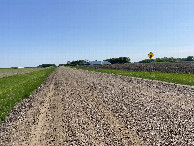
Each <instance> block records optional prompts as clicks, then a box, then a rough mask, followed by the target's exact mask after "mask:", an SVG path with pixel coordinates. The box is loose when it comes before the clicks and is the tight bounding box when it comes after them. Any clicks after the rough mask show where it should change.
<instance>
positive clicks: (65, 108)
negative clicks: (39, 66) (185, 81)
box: [0, 67, 194, 146]
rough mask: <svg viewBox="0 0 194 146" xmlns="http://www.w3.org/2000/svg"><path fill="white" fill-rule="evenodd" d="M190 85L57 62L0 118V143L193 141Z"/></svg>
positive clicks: (193, 99)
mask: <svg viewBox="0 0 194 146" xmlns="http://www.w3.org/2000/svg"><path fill="white" fill-rule="evenodd" d="M193 108H194V87H193V86H183V85H177V84H170V83H165V82H160V81H152V80H145V79H138V78H132V77H124V76H118V75H110V74H104V73H99V72H92V71H86V70H77V69H71V68H65V67H59V68H58V69H57V70H56V71H55V72H54V73H52V75H51V76H50V77H48V79H47V80H46V82H45V83H44V84H42V85H41V87H39V88H38V89H37V90H36V91H35V92H34V93H33V94H32V95H31V96H30V97H29V98H27V99H24V100H23V101H22V102H21V103H19V104H18V105H17V106H15V107H14V109H13V110H12V112H11V113H10V115H9V116H8V117H7V118H6V120H5V121H4V122H2V123H1V124H0V145H2V146H11V145H14V146H17V145H37V146H38V145H45V146H46V145H194V127H193V125H194V117H193V115H194V111H193Z"/></svg>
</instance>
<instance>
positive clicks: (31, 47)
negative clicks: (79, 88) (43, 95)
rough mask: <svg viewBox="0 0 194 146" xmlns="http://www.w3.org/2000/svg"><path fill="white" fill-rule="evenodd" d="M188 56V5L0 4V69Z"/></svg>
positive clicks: (113, 0)
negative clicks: (119, 59) (74, 62)
mask: <svg viewBox="0 0 194 146" xmlns="http://www.w3.org/2000/svg"><path fill="white" fill-rule="evenodd" d="M150 51H151V52H153V53H154V54H155V56H154V57H155V58H160V57H164V56H166V57H187V56H189V55H192V56H194V0H18V1H16V0H0V52H1V53H0V67H11V66H37V65H39V64H43V63H55V64H57V65H58V64H59V63H66V62H67V61H72V60H78V59H88V60H103V59H107V58H112V57H124V56H125V57H130V58H131V61H132V62H136V61H140V60H142V59H146V58H148V56H147V54H148V53H149V52H150Z"/></svg>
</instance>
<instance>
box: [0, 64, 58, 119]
mask: <svg viewBox="0 0 194 146" xmlns="http://www.w3.org/2000/svg"><path fill="white" fill-rule="evenodd" d="M55 69H56V68H55V67H51V68H48V69H44V70H40V71H35V72H31V73H26V74H20V75H14V76H10V77H4V78H0V123H1V121H2V120H4V119H5V117H6V116H7V115H8V114H9V112H10V111H11V109H12V108H13V107H14V106H15V105H16V104H17V103H19V102H20V101H21V100H22V99H24V98H26V97H28V96H29V95H30V94H31V93H32V92H33V91H34V90H35V89H37V88H38V87H39V86H40V85H41V84H42V83H43V82H44V81H45V79H46V78H47V77H48V76H49V75H50V74H51V73H52V72H53V71H54V70H55Z"/></svg>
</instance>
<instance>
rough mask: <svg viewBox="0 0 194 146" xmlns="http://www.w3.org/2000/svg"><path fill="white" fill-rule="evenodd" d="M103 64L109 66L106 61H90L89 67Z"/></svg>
mask: <svg viewBox="0 0 194 146" xmlns="http://www.w3.org/2000/svg"><path fill="white" fill-rule="evenodd" d="M104 64H111V63H110V62H108V61H97V60H95V61H90V65H104Z"/></svg>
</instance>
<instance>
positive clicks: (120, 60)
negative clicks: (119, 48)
mask: <svg viewBox="0 0 194 146" xmlns="http://www.w3.org/2000/svg"><path fill="white" fill-rule="evenodd" d="M130 60H131V59H130V58H129V57H119V58H110V59H106V60H104V61H108V62H110V63H111V64H124V63H130Z"/></svg>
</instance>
